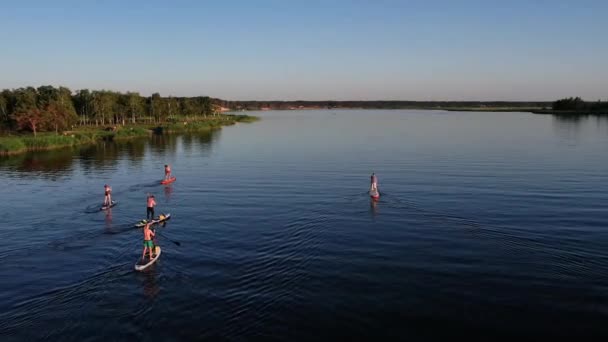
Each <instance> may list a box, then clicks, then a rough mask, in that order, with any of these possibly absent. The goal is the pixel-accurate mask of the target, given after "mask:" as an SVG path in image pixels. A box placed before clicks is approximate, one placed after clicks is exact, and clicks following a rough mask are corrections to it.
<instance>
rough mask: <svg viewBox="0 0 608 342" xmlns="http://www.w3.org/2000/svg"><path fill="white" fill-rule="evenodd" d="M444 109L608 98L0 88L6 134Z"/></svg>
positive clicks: (542, 109)
mask: <svg viewBox="0 0 608 342" xmlns="http://www.w3.org/2000/svg"><path fill="white" fill-rule="evenodd" d="M334 108H335V109H353V108H360V109H444V110H474V111H511V110H513V111H516V110H526V111H532V112H535V113H550V114H570V115H578V114H598V115H599V114H606V113H608V102H601V101H597V102H586V101H583V100H582V99H581V98H580V97H575V98H573V97H571V98H565V99H561V100H557V101H555V102H530V101H516V102H510V101H485V102H484V101H226V100H221V99H217V98H211V97H208V96H197V97H175V96H161V95H160V94H159V93H154V94H152V95H151V96H142V95H140V94H139V93H137V92H125V93H121V92H116V91H110V90H89V89H80V90H77V91H74V92H72V90H70V89H69V88H67V87H62V86H60V87H54V86H49V85H45V86H40V87H38V88H34V87H25V88H17V89H4V90H2V91H1V92H0V132H4V133H17V132H31V133H33V134H34V136H36V135H37V134H38V132H55V133H57V134H58V133H60V132H62V131H65V130H72V129H74V128H75V127H77V126H100V125H123V126H124V125H126V124H131V125H135V124H149V125H160V124H163V123H172V122H177V121H180V120H181V121H184V120H185V121H197V120H205V119H209V118H213V117H217V116H218V115H220V113H221V112H223V111H226V110H234V111H244V110H297V109H334Z"/></svg>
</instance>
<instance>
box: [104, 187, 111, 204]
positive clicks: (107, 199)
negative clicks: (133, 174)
mask: <svg viewBox="0 0 608 342" xmlns="http://www.w3.org/2000/svg"><path fill="white" fill-rule="evenodd" d="M103 190H104V193H105V196H104V198H103V206H104V207H107V206H110V205H111V204H112V188H110V186H109V185H108V184H106V185H104V186H103Z"/></svg>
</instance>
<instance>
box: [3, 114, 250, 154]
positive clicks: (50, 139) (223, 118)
mask: <svg viewBox="0 0 608 342" xmlns="http://www.w3.org/2000/svg"><path fill="white" fill-rule="evenodd" d="M257 120H259V118H258V117H255V116H249V115H219V116H214V117H209V118H205V119H198V120H187V119H185V118H180V119H174V120H172V122H170V123H164V124H160V125H159V124H131V125H125V126H116V130H110V131H108V130H106V129H105V128H106V127H109V125H105V126H103V127H101V126H98V127H95V126H81V127H78V128H77V129H76V130H73V131H67V132H63V133H61V134H55V133H39V134H38V135H37V136H33V135H32V134H27V135H25V134H24V135H8V136H0V155H12V154H19V153H24V152H27V151H40V150H51V149H55V148H62V147H70V146H78V145H85V144H93V143H97V142H99V141H101V140H123V139H132V138H137V137H146V136H150V135H151V134H169V133H196V132H202V131H208V130H213V129H218V128H220V127H222V126H229V125H234V124H236V123H237V122H253V121H257Z"/></svg>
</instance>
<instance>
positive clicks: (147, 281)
mask: <svg viewBox="0 0 608 342" xmlns="http://www.w3.org/2000/svg"><path fill="white" fill-rule="evenodd" d="M158 262H160V261H158ZM156 266H157V264H154V265H152V266H150V267H149V268H147V269H146V270H145V271H144V272H139V273H138V278H139V279H140V281H141V285H142V290H143V293H144V296H146V298H148V299H154V298H156V297H157V296H158V294H159V293H160V286H158V279H157V278H158V272H157V270H156Z"/></svg>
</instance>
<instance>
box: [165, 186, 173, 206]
mask: <svg viewBox="0 0 608 342" xmlns="http://www.w3.org/2000/svg"><path fill="white" fill-rule="evenodd" d="M164 192H165V201H167V203H169V201H170V200H171V194H172V193H173V186H171V185H166V186H165V191H164Z"/></svg>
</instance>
